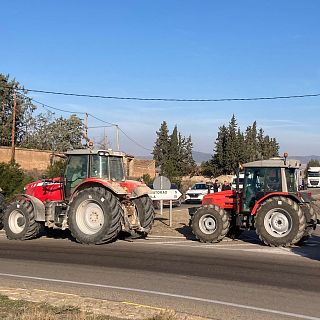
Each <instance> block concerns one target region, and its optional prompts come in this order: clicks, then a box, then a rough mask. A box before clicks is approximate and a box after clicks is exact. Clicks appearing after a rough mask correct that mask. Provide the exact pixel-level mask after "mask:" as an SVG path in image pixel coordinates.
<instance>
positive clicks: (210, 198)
mask: <svg viewBox="0 0 320 320" xmlns="http://www.w3.org/2000/svg"><path fill="white" fill-rule="evenodd" d="M236 195H237V192H236V191H235V190H226V191H221V192H215V193H209V194H207V195H205V196H204V197H203V200H202V205H208V204H213V205H216V206H218V207H220V208H222V209H234V210H235V209H236Z"/></svg>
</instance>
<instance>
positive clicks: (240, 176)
mask: <svg viewBox="0 0 320 320" xmlns="http://www.w3.org/2000/svg"><path fill="white" fill-rule="evenodd" d="M243 181H244V173H240V174H239V190H240V191H241V190H242V189H243ZM231 189H232V190H237V176H233V178H232V184H231Z"/></svg>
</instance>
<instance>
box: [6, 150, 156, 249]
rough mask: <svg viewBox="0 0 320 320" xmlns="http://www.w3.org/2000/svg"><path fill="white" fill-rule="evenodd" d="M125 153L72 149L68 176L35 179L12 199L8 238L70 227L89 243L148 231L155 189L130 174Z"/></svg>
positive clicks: (8, 210)
mask: <svg viewBox="0 0 320 320" xmlns="http://www.w3.org/2000/svg"><path fill="white" fill-rule="evenodd" d="M124 156H125V154H124V153H122V152H115V151H111V150H92V149H81V150H73V151H69V152H67V153H66V157H67V163H66V170H65V175H64V177H63V178H54V179H52V180H39V181H36V182H33V183H30V184H28V185H27V186H26V187H25V194H23V195H20V196H18V197H17V198H16V199H15V201H14V202H12V203H11V204H9V206H8V207H7V209H6V210H5V213H4V216H3V225H4V229H5V232H6V235H7V237H8V239H17V240H26V239H32V238H35V237H37V236H38V235H39V234H40V232H41V230H42V229H43V228H44V227H46V228H53V229H62V230H64V229H70V231H71V234H72V236H73V237H74V238H75V239H76V240H77V241H78V242H80V243H85V244H102V243H107V242H110V241H113V240H114V239H115V238H116V237H117V236H118V234H119V232H120V231H125V232H126V233H127V234H130V235H132V236H145V235H147V234H148V233H149V232H150V230H151V228H152V225H153V220H154V209H153V206H152V201H151V199H150V198H149V196H148V193H149V192H150V189H149V188H148V187H147V186H146V185H145V184H143V183H140V182H137V181H131V180H126V179H125V174H124V165H123V158H124Z"/></svg>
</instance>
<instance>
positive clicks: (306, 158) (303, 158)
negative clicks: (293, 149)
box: [289, 155, 320, 164]
mask: <svg viewBox="0 0 320 320" xmlns="http://www.w3.org/2000/svg"><path fill="white" fill-rule="evenodd" d="M289 159H295V160H299V161H300V162H301V163H302V164H307V163H308V162H309V161H310V160H311V159H313V160H319V161H320V156H315V155H312V156H290V157H289Z"/></svg>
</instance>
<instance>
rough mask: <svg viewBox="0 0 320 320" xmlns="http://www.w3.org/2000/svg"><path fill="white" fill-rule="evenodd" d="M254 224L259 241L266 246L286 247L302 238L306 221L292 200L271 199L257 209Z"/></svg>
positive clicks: (282, 198)
mask: <svg viewBox="0 0 320 320" xmlns="http://www.w3.org/2000/svg"><path fill="white" fill-rule="evenodd" d="M255 224H256V232H257V234H258V236H259V238H260V240H261V241H263V242H264V243H265V244H266V245H269V246H274V247H280V246H281V247H286V246H290V245H293V244H296V243H297V242H298V241H299V240H300V239H301V238H302V236H303V233H304V230H305V227H306V219H305V216H304V214H303V212H302V210H301V208H300V207H299V205H298V204H297V203H296V202H294V201H293V200H291V199H289V198H286V197H272V198H269V199H267V200H266V201H265V202H263V203H262V204H261V206H260V207H259V208H258V210H257V214H256V221H255Z"/></svg>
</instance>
